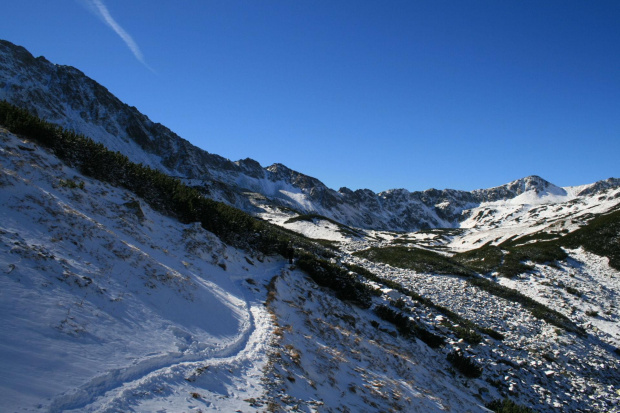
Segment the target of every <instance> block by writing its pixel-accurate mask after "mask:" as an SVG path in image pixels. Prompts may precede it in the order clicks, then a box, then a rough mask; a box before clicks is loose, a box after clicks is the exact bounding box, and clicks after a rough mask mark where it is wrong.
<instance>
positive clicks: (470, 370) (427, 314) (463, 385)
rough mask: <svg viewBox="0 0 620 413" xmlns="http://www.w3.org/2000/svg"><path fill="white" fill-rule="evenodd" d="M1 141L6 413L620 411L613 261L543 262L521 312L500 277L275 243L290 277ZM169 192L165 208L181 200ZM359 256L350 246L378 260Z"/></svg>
mask: <svg viewBox="0 0 620 413" xmlns="http://www.w3.org/2000/svg"><path fill="white" fill-rule="evenodd" d="M5 106H6V105H5V104H3V105H0V109H2V110H5ZM10 113H12V114H13V115H19V114H20V113H23V111H21V112H20V111H19V110H17V109H14V110H13V111H12V112H10ZM8 117H9V118H10V116H8ZM24 122H25V123H26V124H27V123H28V122H29V121H28V119H26V120H25V121H24ZM30 122H34V123H33V125H34V126H37V125H39V126H40V124H39V123H37V122H36V121H32V120H31V121H30ZM15 123H19V122H15ZM50 128H51V126H50V125H47V124H43V126H41V127H33V128H32V130H36V131H42V132H46V131H47V132H49V131H50V130H52V131H54V133H55V134H54V135H53V136H54V137H55V140H54V142H53V143H58V142H60V141H64V139H65V138H67V139H70V140H80V139H83V138H78V137H75V136H72V135H71V134H67V133H65V132H62V131H59V130H57V129H50ZM27 129H28V128H22V130H27ZM0 139H1V141H0V142H1V144H0V165H2V174H0V195H1V196H0V203H1V208H0V214H2V216H1V218H2V220H0V269H2V270H3V272H4V276H3V277H2V278H0V282H1V283H2V288H0V294H1V295H2V296H1V299H0V306H2V313H3V318H2V324H0V339H1V342H2V343H3V350H4V351H3V355H2V357H0V362H1V363H2V366H3V370H4V371H7V372H9V373H10V375H9V376H5V378H4V379H3V380H2V381H0V394H2V398H1V399H2V402H0V405H1V406H2V408H3V410H8V411H15V410H18V409H21V410H31V411H34V410H41V409H44V410H47V411H145V412H146V411H160V410H168V411H199V410H202V411H204V410H207V409H213V410H218V409H219V410H222V411H236V410H242V411H263V410H276V411H277V410H279V409H282V410H285V411H286V410H292V411H299V410H301V411H312V410H324V411H337V410H338V409H340V408H342V407H343V406H344V407H347V408H349V409H351V410H356V411H368V412H376V411H385V410H387V409H403V410H407V411H437V412H439V411H446V410H448V411H457V412H468V411H484V408H483V407H482V406H483V405H484V404H486V403H488V402H491V401H493V400H498V399H502V398H504V397H510V398H512V399H514V400H515V401H517V402H518V403H519V404H522V405H526V406H529V407H533V408H535V409H536V410H538V411H543V412H551V411H557V410H558V409H565V410H566V411H588V410H594V411H596V410H598V411H609V412H617V411H619V408H620V397H618V393H617V390H618V389H619V388H620V378H619V377H618V376H617V370H618V368H620V364H619V363H620V362H619V359H618V354H617V353H618V351H617V349H616V350H615V348H614V347H613V346H617V345H618V343H619V342H620V335H619V332H618V329H617V325H618V324H617V323H618V315H617V314H616V313H614V312H613V309H614V308H617V306H618V305H620V303H619V302H618V300H617V293H616V292H617V290H618V288H619V287H618V285H617V280H618V279H619V278H620V274H618V272H617V271H616V270H614V269H612V268H610V267H609V264H608V263H607V262H606V261H605V259H602V258H600V257H596V256H592V255H591V254H588V253H585V252H584V251H580V250H577V251H572V250H571V251H569V256H570V257H571V259H565V260H562V261H561V262H556V263H553V266H550V265H546V264H540V263H535V266H534V268H533V269H532V270H531V271H529V272H527V273H525V274H523V275H519V277H518V278H516V279H515V280H514V281H515V282H516V286H517V288H519V289H521V288H523V287H522V286H525V288H524V291H525V292H526V293H527V294H528V295H529V297H531V298H530V299H529V300H526V299H525V298H526V297H525V296H524V295H523V294H520V293H518V292H515V291H514V290H508V289H505V288H504V289H500V293H499V294H498V293H497V292H494V290H496V289H498V288H499V287H500V284H501V283H503V281H502V282H500V283H497V282H494V281H492V277H487V278H482V277H480V276H474V275H470V277H471V278H464V277H462V276H458V274H459V273H458V272H457V273H456V274H453V273H451V272H449V271H448V272H446V271H437V272H436V271H434V270H433V269H432V268H431V270H430V271H426V270H422V271H419V270H407V269H403V268H400V267H399V265H402V263H397V264H398V265H385V264H378V263H374V262H370V261H368V260H365V259H362V258H360V257H358V256H357V255H354V254H350V253H349V252H347V250H346V249H345V250H344V251H331V252H329V254H330V255H326V257H330V258H331V259H330V260H324V259H319V258H318V257H316V256H315V255H313V254H312V251H313V249H312V248H311V243H309V242H307V241H303V242H302V240H298V237H295V236H293V235H289V236H288V237H287V238H284V239H279V240H277V241H278V242H280V243H284V245H287V243H288V245H291V246H294V245H298V246H299V248H298V250H297V251H296V252H295V255H296V256H297V258H296V262H295V265H294V266H290V265H289V264H288V262H289V261H288V260H284V259H283V258H281V257H278V256H274V257H272V258H269V257H264V256H263V254H260V253H259V252H257V250H256V249H253V248H251V245H249V248H247V249H246V250H240V249H235V248H233V247H231V246H226V245H225V244H224V243H222V241H221V240H220V239H218V238H217V237H216V236H215V235H214V234H212V233H209V232H207V231H205V230H204V229H203V226H207V225H209V224H210V222H209V220H202V219H199V221H201V222H202V225H199V224H197V223H187V222H189V221H185V222H186V223H185V224H184V223H182V222H179V221H177V220H174V219H172V218H171V217H169V216H163V215H161V214H160V213H158V212H156V211H155V210H153V209H151V207H150V206H149V205H154V208H155V207H156V208H158V210H163V211H168V213H169V214H170V215H175V216H195V217H202V215H200V214H197V215H192V213H193V211H191V208H190V209H189V210H186V211H185V212H186V213H188V215H184V214H180V213H177V212H175V211H174V210H172V209H170V208H172V207H171V206H168V207H166V206H165V202H166V200H162V199H159V200H157V199H154V198H153V197H152V196H151V195H152V194H150V193H149V191H145V192H144V193H145V198H140V197H138V196H137V195H136V193H132V192H130V191H128V190H126V189H121V188H118V187H114V186H111V185H110V184H108V183H103V182H100V181H96V180H94V179H92V178H90V177H88V176H86V175H83V174H82V173H80V171H86V172H85V173H90V174H96V173H98V172H97V169H96V168H93V167H92V165H90V164H89V163H84V162H82V163H77V162H76V164H79V165H80V170H78V169H73V168H70V167H68V166H66V165H64V164H63V163H62V162H60V161H59V160H58V159H57V158H56V157H55V156H53V155H52V154H51V153H50V152H48V151H46V150H43V149H42V148H39V147H37V145H36V144H34V143H33V141H30V140H29V139H28V137H27V136H25V137H21V138H19V137H17V136H15V135H13V134H11V133H8V132H6V131H4V130H2V131H0ZM83 140H84V141H86V139H83ZM37 141H39V142H47V141H46V140H45V139H43V137H40V138H39V139H37ZM48 143H49V142H48ZM85 145H86V146H87V147H88V148H91V149H92V150H94V151H95V154H96V158H103V159H107V157H108V156H109V152H106V151H105V149H103V148H101V147H99V146H97V145H90V144H88V142H85ZM53 147H54V148H55V150H56V151H57V152H56V153H58V154H59V156H60V155H62V156H63V157H64V158H63V159H68V160H75V159H76V156H78V155H83V153H82V152H79V153H78V154H76V153H71V150H75V148H80V147H81V146H80V145H78V144H74V145H67V146H62V145H59V146H53ZM85 158H90V157H85ZM110 159H115V160H116V159H118V160H119V162H120V163H119V164H118V165H115V168H117V167H118V168H119V169H118V170H116V171H106V172H114V173H112V176H113V177H115V176H125V174H126V173H128V171H134V172H135V171H142V172H140V173H146V171H144V170H141V169H140V168H139V167H136V166H132V165H129V164H127V163H126V162H124V161H123V160H122V157H120V156H115V157H114V158H110ZM94 160H96V159H94ZM121 161H122V162H121ZM107 169H113V168H110V167H109V166H108V168H107ZM152 175H153V176H154V177H155V179H156V180H164V181H167V180H168V178H164V176H163V175H161V174H156V173H152ZM105 176H107V175H105ZM119 182H121V183H122V182H123V181H122V179H120V180H119ZM128 186H130V185H128ZM133 187H134V188H136V189H140V190H142V189H144V188H142V187H139V188H138V187H136V186H135V185H134V186H133ZM175 188H176V189H175V191H174V192H176V194H173V198H174V196H179V194H182V193H184V188H183V187H182V186H176V187H175ZM186 190H187V189H186ZM612 191H614V189H611V188H608V189H607V192H608V195H607V196H608V197H610V198H611V199H613V198H615V196H611V193H612ZM530 192H531V191H525V192H522V194H525V196H530V195H531V193H530ZM543 192H545V193H547V192H549V191H543ZM568 192H569V191H567V193H568ZM560 195H561V194H560ZM554 196H555V195H554ZM536 199H537V198H536ZM147 200H148V202H147ZM193 201H194V202H193V204H192V205H194V206H195V207H198V208H202V207H206V206H208V205H211V202H210V201H205V202H207V204H204V203H201V202H199V200H198V199H193ZM162 202H163V203H164V205H162ZM170 205H174V204H170ZM201 205H202V206H201ZM209 211H211V212H210V214H209V215H210V216H208V217H207V218H209V219H210V220H213V221H219V222H221V221H220V220H221V219H224V218H225V216H224V214H230V215H229V217H230V218H232V220H233V221H234V222H236V223H238V222H242V224H241V225H240V226H235V225H233V226H232V228H236V230H238V233H237V234H236V235H237V236H235V234H229V233H227V232H225V231H220V232H218V233H221V234H223V236H226V239H229V240H231V242H234V243H236V244H237V243H238V244H239V245H241V244H243V245H248V243H247V242H242V240H240V238H243V239H244V240H246V241H247V240H250V241H251V242H256V243H257V245H254V246H255V247H258V241H260V240H265V239H266V240H269V241H271V240H273V241H276V239H274V238H268V237H267V235H266V232H267V230H268V225H267V224H265V223H259V222H258V221H256V225H245V224H248V223H249V222H250V221H251V218H249V217H247V216H246V215H244V214H242V213H240V212H239V211H237V212H235V211H232V209H231V208H229V207H225V206H222V207H220V209H211V210H209ZM218 214H219V216H218ZM328 222H329V221H328ZM590 222H596V223H599V218H596V219H595V220H592V221H590ZM244 223H245V224H244ZM231 224H234V223H232V222H231ZM604 224H605V222H603V223H602V225H604ZM588 226H590V224H588ZM214 228H216V229H217V230H218V231H219V230H220V229H221V227H218V226H214ZM252 228H257V229H258V234H255V232H256V231H254V230H252ZM331 228H334V229H338V230H341V229H342V228H341V227H340V226H338V225H335V224H334V226H333V227H331ZM584 228H586V227H584ZM279 231H280V233H283V232H282V231H281V230H279ZM579 231H581V230H579ZM579 231H577V232H574V233H573V234H577V233H578V232H579ZM614 231H615V229H614ZM253 235H255V236H253ZM607 235H611V236H612V238H613V236H614V234H613V233H612V234H607ZM356 242H357V244H354V243H351V244H350V245H349V244H345V246H347V248H352V250H355V249H359V248H367V247H368V246H369V245H368V244H369V243H368V242H366V241H365V240H364V239H363V238H361V239H360V240H358V241H356ZM356 245H357V246H356ZM264 247H265V246H262V248H264ZM325 252H328V251H325ZM429 253H430V252H429V251H427V253H426V255H428V254H429ZM434 254H435V255H436V256H441V257H444V258H445V257H446V256H445V255H443V254H437V253H434ZM451 268H454V267H451ZM302 270H303V271H302ZM317 284H320V285H323V286H324V287H320V286H319V285H317ZM489 286H491V287H492V288H489ZM325 287H329V288H325ZM355 291H358V292H361V294H357V293H356V292H355ZM575 291H578V292H579V294H576V293H575ZM540 301H542V302H543V303H548V306H549V307H554V308H555V307H557V308H558V309H559V310H560V311H561V312H562V313H558V311H556V310H551V309H550V308H549V307H547V306H545V305H544V304H541V303H540ZM352 303H355V305H353V304H352ZM265 304H266V306H265ZM558 314H559V315H558ZM592 318H595V320H593V321H592V322H591V321H590V319H592ZM558 321H559V322H558Z"/></svg>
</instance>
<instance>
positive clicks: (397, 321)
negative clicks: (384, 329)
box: [374, 305, 444, 348]
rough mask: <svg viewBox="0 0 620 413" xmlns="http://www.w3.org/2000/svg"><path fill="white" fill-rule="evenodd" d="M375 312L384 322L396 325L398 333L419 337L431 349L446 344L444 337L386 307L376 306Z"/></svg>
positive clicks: (409, 336)
mask: <svg viewBox="0 0 620 413" xmlns="http://www.w3.org/2000/svg"><path fill="white" fill-rule="evenodd" d="M374 311H375V314H377V316H379V318H381V319H382V320H385V321H387V322H389V323H391V324H394V326H395V327H396V328H397V329H398V332H399V333H400V334H402V335H403V336H405V337H408V338H414V337H417V338H419V339H420V340H421V341H422V342H424V343H426V345H428V346H429V347H431V348H438V347H440V346H442V345H443V344H444V339H443V337H441V336H438V335H436V334H434V333H431V332H430V331H428V330H427V329H425V328H424V327H422V326H420V325H418V324H417V323H415V322H414V321H412V320H411V319H410V318H409V317H408V316H406V315H404V314H402V313H400V312H399V311H396V310H394V309H392V308H390V307H388V306H385V305H378V306H376V307H375V310H374Z"/></svg>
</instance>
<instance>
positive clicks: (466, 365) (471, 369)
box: [446, 350, 482, 378]
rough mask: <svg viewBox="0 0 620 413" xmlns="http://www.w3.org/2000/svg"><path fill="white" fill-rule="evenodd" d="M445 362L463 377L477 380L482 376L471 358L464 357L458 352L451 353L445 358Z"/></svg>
mask: <svg viewBox="0 0 620 413" xmlns="http://www.w3.org/2000/svg"><path fill="white" fill-rule="evenodd" d="M446 360H448V361H449V362H450V364H452V365H453V366H454V368H456V369H457V370H458V371H459V372H461V374H463V375H464V376H465V377H469V378H478V377H480V376H482V367H480V366H479V365H478V363H476V361H475V360H474V359H473V358H470V357H466V356H464V355H463V353H461V352H460V351H456V350H454V351H451V352H450V353H448V355H447V356H446Z"/></svg>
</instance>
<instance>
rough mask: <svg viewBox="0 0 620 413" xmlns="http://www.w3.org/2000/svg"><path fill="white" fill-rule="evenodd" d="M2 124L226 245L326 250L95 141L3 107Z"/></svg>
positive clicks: (282, 250) (273, 250)
mask: <svg viewBox="0 0 620 413" xmlns="http://www.w3.org/2000/svg"><path fill="white" fill-rule="evenodd" d="M0 124H2V125H4V126H5V127H6V128H7V129H8V130H10V131H11V132H13V133H16V134H18V135H23V136H27V137H28V138H29V139H32V140H33V141H35V142H37V143H38V144H40V145H41V146H44V147H47V148H49V149H51V150H52V152H53V153H54V154H55V155H56V156H57V157H58V158H59V159H61V160H62V161H63V162H65V163H66V164H67V165H69V166H71V167H74V168H77V169H79V170H80V172H82V173H83V174H84V175H86V176H89V177H91V178H95V179H97V180H100V181H102V182H107V183H110V184H111V185H114V186H119V187H123V188H125V189H127V190H129V191H131V192H133V193H135V194H136V195H137V196H139V197H140V198H142V199H143V200H144V201H145V202H146V203H148V204H149V205H150V206H151V207H152V208H153V209H155V210H157V211H158V212H161V213H164V214H166V215H169V216H174V217H175V218H177V219H178V220H179V221H181V222H183V223H190V222H200V223H201V224H202V226H203V227H204V228H205V229H206V230H208V231H211V232H213V233H214V234H216V235H217V236H219V237H220V238H221V239H222V240H223V241H224V242H226V243H229V244H231V245H234V246H237V247H240V248H251V249H256V250H258V251H260V252H262V253H265V254H281V255H283V256H288V255H290V253H291V251H292V247H293V246H296V247H298V248H304V249H305V250H310V251H315V252H317V253H321V251H322V248H321V247H319V246H316V245H314V244H313V243H311V242H310V241H309V240H307V239H303V238H302V237H300V236H296V235H293V234H291V233H290V232H287V231H285V230H282V229H280V228H278V227H275V226H273V225H271V224H269V223H266V222H264V221H261V220H258V219H256V218H254V217H251V216H249V215H248V214H246V213H244V212H243V211H241V210H238V209H236V208H233V207H231V206H229V205H226V204H223V203H221V202H216V201H213V200H210V199H208V198H205V197H204V196H202V194H201V193H200V192H199V191H198V190H196V189H194V188H191V187H189V186H187V185H185V184H183V183H182V182H181V181H180V180H179V179H176V178H173V177H170V176H168V175H166V174H164V173H163V172H160V171H158V170H155V169H152V168H150V167H148V166H144V165H141V164H136V163H133V162H131V161H130V160H129V158H128V157H127V156H125V155H123V154H121V153H119V152H113V151H110V150H108V149H107V148H106V147H105V146H104V145H102V144H100V143H96V142H95V141H93V140H92V139H90V138H87V137H85V136H83V135H79V134H77V133H75V132H72V131H67V130H64V129H63V128H61V127H60V126H57V125H54V124H51V123H49V122H45V121H43V120H41V119H39V118H37V117H35V116H33V115H31V114H30V113H29V112H28V111H26V110H24V109H21V108H18V107H15V106H13V105H11V104H9V103H7V102H4V101H1V102H0Z"/></svg>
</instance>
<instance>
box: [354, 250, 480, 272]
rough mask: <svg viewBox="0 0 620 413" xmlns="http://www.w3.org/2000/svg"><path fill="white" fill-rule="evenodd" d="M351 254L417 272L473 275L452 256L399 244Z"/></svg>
mask: <svg viewBox="0 0 620 413" xmlns="http://www.w3.org/2000/svg"><path fill="white" fill-rule="evenodd" d="M353 255H355V256H358V257H362V258H366V259H368V260H371V261H375V262H382V263H385V264H388V265H391V266H393V267H398V268H405V269H410V270H414V271H419V272H429V273H434V274H450V275H463V276H471V275H474V271H472V270H470V269H468V268H466V267H464V266H463V265H461V264H460V263H459V262H457V261H455V260H453V259H452V258H450V257H448V256H445V255H442V254H438V253H436V252H433V251H428V250H423V249H420V248H407V247H401V246H389V247H381V248H379V247H372V248H369V249H367V250H363V251H358V252H355V253H354V254H353Z"/></svg>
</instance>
